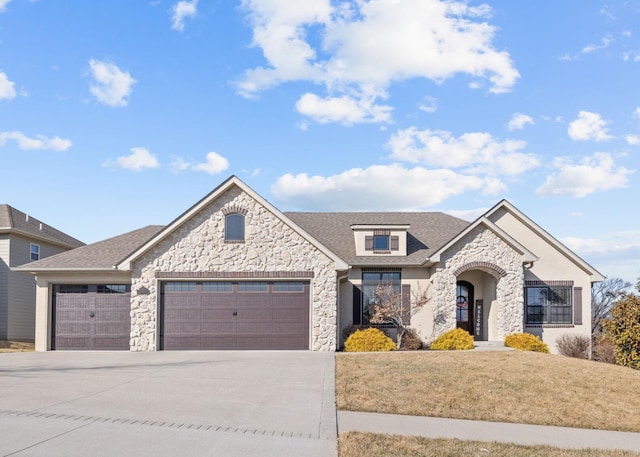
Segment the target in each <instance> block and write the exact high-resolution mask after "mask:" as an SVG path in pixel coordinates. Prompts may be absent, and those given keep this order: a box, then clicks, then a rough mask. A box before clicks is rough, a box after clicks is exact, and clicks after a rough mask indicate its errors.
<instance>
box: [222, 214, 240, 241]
mask: <svg viewBox="0 0 640 457" xmlns="http://www.w3.org/2000/svg"><path fill="white" fill-rule="evenodd" d="M225 221H226V222H225V232H224V237H225V240H227V241H243V240H244V216H243V215H242V214H227V217H226V218H225Z"/></svg>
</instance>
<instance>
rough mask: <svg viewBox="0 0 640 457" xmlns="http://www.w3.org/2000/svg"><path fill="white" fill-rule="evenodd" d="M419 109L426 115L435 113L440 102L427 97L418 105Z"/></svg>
mask: <svg viewBox="0 0 640 457" xmlns="http://www.w3.org/2000/svg"><path fill="white" fill-rule="evenodd" d="M418 109H420V110H421V111H424V112H425V113H435V112H436V111H438V100H437V99H436V98H435V97H430V96H427V97H425V98H424V99H423V100H422V102H420V103H419V104H418Z"/></svg>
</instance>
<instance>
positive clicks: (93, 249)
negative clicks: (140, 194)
mask: <svg viewBox="0 0 640 457" xmlns="http://www.w3.org/2000/svg"><path fill="white" fill-rule="evenodd" d="M163 227H164V226H162V225H148V226H147V227H143V228H141V229H138V230H134V231H132V232H128V233H125V234H123V235H119V236H115V237H113V238H109V239H106V240H103V241H98V242H97V243H93V244H88V245H86V246H82V247H79V248H76V249H73V250H71V251H67V252H63V253H61V254H57V255H54V256H51V257H47V258H45V259H41V260H37V261H35V262H30V263H27V264H26V265H22V266H21V267H19V268H16V270H25V271H44V270H74V269H77V270H83V269H105V270H110V269H112V268H113V266H114V265H116V264H118V262H120V261H121V260H122V259H124V258H125V257H127V255H129V254H130V253H131V252H133V251H135V250H136V249H137V248H139V247H140V246H142V245H143V244H144V243H145V242H147V241H148V240H149V239H151V238H152V237H153V236H154V235H155V234H156V233H158V232H159V231H160V230H161V229H162V228H163Z"/></svg>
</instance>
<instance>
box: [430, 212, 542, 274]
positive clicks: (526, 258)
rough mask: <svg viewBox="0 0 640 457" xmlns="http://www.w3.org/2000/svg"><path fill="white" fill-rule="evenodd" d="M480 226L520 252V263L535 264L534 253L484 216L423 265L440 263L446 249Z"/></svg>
mask: <svg viewBox="0 0 640 457" xmlns="http://www.w3.org/2000/svg"><path fill="white" fill-rule="evenodd" d="M480 225H484V226H485V227H487V228H488V229H489V230H491V231H492V232H494V233H495V234H496V235H498V236H499V237H500V238H502V239H503V240H504V241H505V242H507V243H508V244H510V245H511V246H512V247H513V248H515V249H516V250H517V251H518V252H520V254H522V261H523V262H536V261H537V260H538V259H539V257H538V256H536V255H535V254H534V253H532V252H531V251H529V250H528V249H527V248H525V247H524V246H523V245H522V244H520V243H519V242H518V241H516V240H515V239H514V238H513V237H512V236H511V235H509V234H508V233H507V232H505V231H504V230H502V229H501V228H500V227H498V226H497V225H496V224H494V223H493V222H491V221H490V220H489V219H487V217H486V215H485V216H480V217H479V218H478V219H476V220H475V222H473V223H472V224H471V225H469V226H468V227H467V228H466V229H464V230H463V231H462V232H460V233H459V234H458V235H457V236H455V237H453V238H452V239H451V240H450V241H449V242H448V243H447V244H445V245H444V246H442V247H441V248H440V249H438V250H437V251H436V252H435V253H433V255H432V256H431V257H429V258H428V259H427V260H426V261H425V262H424V263H425V264H427V263H438V262H440V256H441V255H442V253H443V252H445V251H446V250H447V249H449V248H451V246H453V245H454V244H455V243H457V242H458V241H460V240H461V239H462V238H464V237H465V236H466V235H467V234H469V233H470V232H471V231H472V230H473V229H475V228H476V227H479V226H480Z"/></svg>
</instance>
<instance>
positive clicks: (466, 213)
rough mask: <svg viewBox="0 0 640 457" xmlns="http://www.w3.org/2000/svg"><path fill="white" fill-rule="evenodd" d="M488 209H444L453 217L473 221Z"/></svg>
mask: <svg viewBox="0 0 640 457" xmlns="http://www.w3.org/2000/svg"><path fill="white" fill-rule="evenodd" d="M487 211H489V208H476V209H460V210H456V209H452V210H448V211H444V212H445V213H447V214H450V215H451V216H453V217H457V218H460V219H464V220H465V221H469V222H473V221H475V220H476V219H477V218H479V217H480V216H482V215H483V214H484V213H486V212H487Z"/></svg>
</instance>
